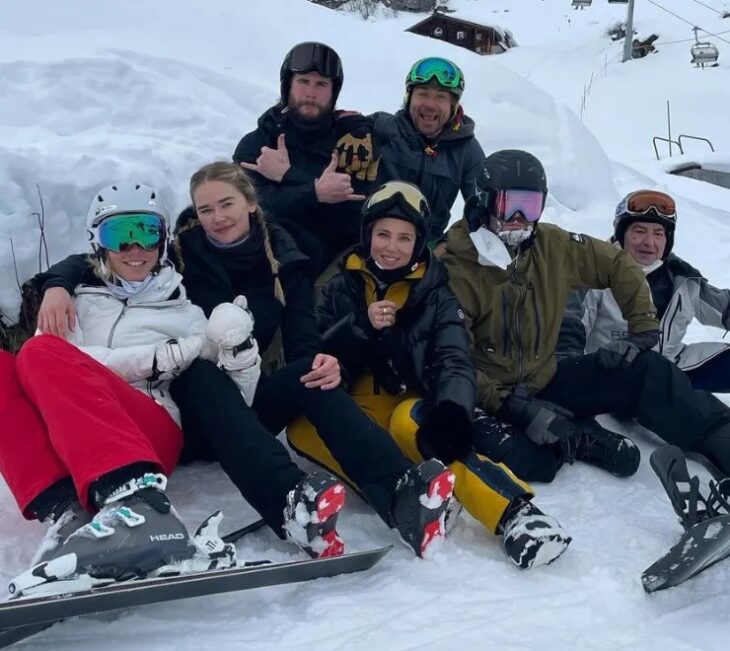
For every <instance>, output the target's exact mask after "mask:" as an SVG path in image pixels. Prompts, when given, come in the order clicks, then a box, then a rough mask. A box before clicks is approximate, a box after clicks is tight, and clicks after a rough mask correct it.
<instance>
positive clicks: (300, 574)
mask: <svg viewBox="0 0 730 651" xmlns="http://www.w3.org/2000/svg"><path fill="white" fill-rule="evenodd" d="M389 550H390V546H388V547H380V548H378V549H372V550H368V551H362V552H353V553H350V554H345V555H343V556H335V557H330V558H319V559H309V560H299V561H290V562H286V563H270V564H261V562H255V563H254V564H249V565H246V564H244V565H242V566H238V567H233V568H227V569H218V570H212V571H207V572H192V573H188V574H179V575H175V576H169V577H162V578H149V579H139V580H135V581H125V582H118V583H111V584H108V585H104V586H101V587H96V588H90V589H87V590H83V591H80V592H73V593H70V594H63V595H54V596H44V597H21V598H18V599H13V600H10V601H6V602H4V603H2V604H0V648H3V647H5V646H7V645H9V644H13V643H14V642H17V641H19V640H21V639H24V638H26V637H29V636H30V635H34V634H35V633H38V632H40V631H42V630H43V629H45V628H47V627H48V626H50V625H51V624H53V623H55V622H58V621H61V620H63V619H66V618H67V617H76V616H79V615H89V614H93V613H101V612H106V611H110V610H117V609H120V608H129V607H133V606H142V605H146V604H154V603H160V602H166V601H174V600H177V599H187V598H189V597H202V596H206V595H212V594H220V593H224V592H232V591H238V590H252V589H254V588H263V587H268V586H275V585H284V584H287V583H298V582H301V581H312V580H314V579H319V578H323V577H331V576H336V575H339V574H348V573H351V572H362V571H365V570H368V569H370V568H371V567H373V565H375V564H376V563H377V562H378V561H379V560H380V559H381V558H383V556H385V554H387V553H388V551H389Z"/></svg>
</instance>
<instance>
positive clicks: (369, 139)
mask: <svg viewBox="0 0 730 651" xmlns="http://www.w3.org/2000/svg"><path fill="white" fill-rule="evenodd" d="M335 133H336V135H337V144H336V145H335V153H336V154H337V171H338V172H344V173H345V174H350V175H351V176H352V177H353V181H354V180H357V181H368V182H373V181H375V179H376V177H377V176H378V165H379V164H380V151H379V147H378V145H377V142H376V141H375V140H374V138H373V120H372V118H370V117H367V116H364V115H359V114H355V115H351V114H345V115H342V114H338V115H337V116H336V117H335Z"/></svg>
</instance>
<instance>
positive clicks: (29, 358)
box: [16, 334, 81, 377]
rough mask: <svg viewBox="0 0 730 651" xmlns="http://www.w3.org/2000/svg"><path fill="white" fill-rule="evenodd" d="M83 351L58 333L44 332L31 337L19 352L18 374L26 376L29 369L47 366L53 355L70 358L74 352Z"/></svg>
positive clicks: (17, 361)
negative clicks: (57, 334) (58, 335)
mask: <svg viewBox="0 0 730 651" xmlns="http://www.w3.org/2000/svg"><path fill="white" fill-rule="evenodd" d="M76 351H78V352H81V351H79V349H78V348H76V346H74V345H73V344H70V343H69V342H68V341H66V340H65V339H62V338H61V337H57V336H56V335H50V334H42V335H36V336H35V337H31V338H30V339H28V341H26V342H25V343H24V344H23V347H22V348H21V349H20V351H19V352H18V356H17V360H16V365H17V366H16V367H17V369H18V375H19V376H21V377H25V376H26V374H27V373H28V371H31V370H33V369H39V368H42V367H44V366H45V364H46V363H47V362H48V359H49V358H51V357H62V358H63V359H68V356H69V354H70V353H72V352H76Z"/></svg>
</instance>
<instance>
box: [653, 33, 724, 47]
mask: <svg viewBox="0 0 730 651" xmlns="http://www.w3.org/2000/svg"><path fill="white" fill-rule="evenodd" d="M717 33H718V34H728V33H730V29H726V30H724V31H722V32H717ZM690 41H691V42H694V41H695V39H694V37H693V38H682V39H679V40H677V41H657V42H656V43H654V45H674V44H676V43H689V42H690Z"/></svg>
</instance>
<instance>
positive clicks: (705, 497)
mask: <svg viewBox="0 0 730 651" xmlns="http://www.w3.org/2000/svg"><path fill="white" fill-rule="evenodd" d="M687 456H690V455H689V454H688V455H687ZM651 466H652V468H653V469H654V472H656V474H657V476H658V477H659V480H660V481H661V483H662V486H663V487H664V490H665V491H666V493H667V497H668V498H669V501H670V502H671V504H672V507H673V508H674V511H675V513H676V514H677V515H678V516H679V521H680V523H681V524H682V527H683V528H684V533H683V534H682V536H681V538H680V539H679V541H678V542H677V543H676V544H675V545H673V546H672V547H671V549H670V550H669V551H668V552H667V553H666V554H664V555H663V556H662V557H661V558H659V559H658V560H657V561H656V562H654V563H653V564H652V565H650V566H649V567H648V568H647V569H646V570H644V572H643V573H642V575H641V584H642V586H643V587H644V590H646V592H656V591H657V590H665V589H666V588H671V587H673V586H677V585H679V584H681V583H684V582H685V581H686V580H687V579H691V578H692V577H693V576H696V575H697V574H699V573H700V572H702V571H703V570H705V569H707V568H708V567H710V566H711V565H713V564H715V563H717V562H718V561H721V560H722V559H724V558H726V557H728V556H730V504H729V503H728V490H727V480H722V479H721V480H719V481H710V483H709V486H708V489H709V490H708V491H707V492H705V491H703V490H702V489H701V487H700V479H699V477H697V476H696V475H694V476H690V474H689V472H688V470H687V460H686V458H685V455H684V453H683V452H682V451H681V450H680V449H679V448H678V447H676V446H673V445H665V446H662V447H660V448H657V449H656V450H655V451H654V452H653V453H652V455H651Z"/></svg>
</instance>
